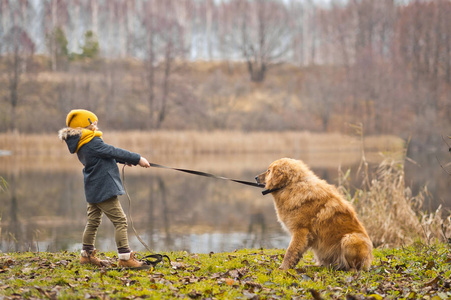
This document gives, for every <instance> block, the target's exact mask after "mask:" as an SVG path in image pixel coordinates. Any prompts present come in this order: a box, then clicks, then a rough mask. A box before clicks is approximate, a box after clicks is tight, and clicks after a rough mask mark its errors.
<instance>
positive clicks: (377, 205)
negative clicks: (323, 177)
mask: <svg viewBox="0 0 451 300" xmlns="http://www.w3.org/2000/svg"><path fill="white" fill-rule="evenodd" d="M405 159H406V156H405V152H404V153H403V155H397V157H396V156H395V157H394V156H390V157H388V156H387V157H385V158H384V159H383V161H382V162H381V163H380V164H379V166H378V168H377V170H376V172H375V174H371V173H370V172H369V170H368V167H367V166H368V164H367V162H366V161H365V156H364V155H363V156H362V166H363V168H362V174H363V182H362V186H361V187H358V188H352V187H351V186H350V184H349V182H350V181H349V177H350V176H351V174H350V172H349V171H348V172H346V173H342V175H341V179H340V188H341V190H342V191H343V193H344V194H345V195H346V196H347V198H348V200H350V201H351V202H352V203H353V204H354V206H355V207H356V209H357V211H358V212H359V215H360V218H361V220H362V222H363V223H364V224H365V226H366V228H367V230H368V233H369V235H370V237H371V239H372V241H373V243H374V245H375V246H376V247H380V246H384V247H396V246H402V245H409V244H411V243H413V242H415V241H422V242H427V243H429V242H430V241H431V240H432V239H437V240H440V241H445V242H449V240H448V239H449V238H451V217H450V214H449V212H445V211H444V210H443V209H442V207H441V206H440V207H439V208H438V209H437V210H436V211H435V212H427V211H424V210H423V207H422V206H423V203H424V202H425V200H426V199H427V198H428V197H429V193H428V191H427V187H425V188H424V189H423V190H422V191H420V192H419V193H418V194H417V195H412V191H411V189H410V188H409V187H408V186H406V185H405V176H404V163H405Z"/></svg>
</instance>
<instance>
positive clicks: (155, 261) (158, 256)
mask: <svg viewBox="0 0 451 300" xmlns="http://www.w3.org/2000/svg"><path fill="white" fill-rule="evenodd" d="M149 164H150V166H151V167H154V168H161V169H169V170H175V171H180V172H185V173H189V174H193V175H198V176H204V177H209V178H216V179H222V180H228V181H233V182H236V183H240V184H245V185H249V186H253V187H259V188H264V187H265V185H264V184H261V183H257V182H249V181H243V180H237V179H231V178H227V177H222V176H216V175H213V174H209V173H205V172H200V171H194V170H187V169H179V168H172V167H167V166H163V165H159V164H155V163H149ZM125 166H126V164H124V166H123V167H122V184H123V186H124V190H125V194H126V195H127V198H128V216H129V218H130V225H131V227H132V229H133V232H134V233H135V235H136V237H137V238H138V240H139V241H140V242H141V244H142V245H143V246H144V247H145V248H146V249H147V251H149V252H150V253H152V252H153V251H152V250H151V249H150V247H149V246H148V245H147V244H146V243H145V242H144V241H143V240H142V239H141V237H140V236H139V234H138V232H137V231H136V229H135V225H134V224H133V218H132V199H131V198H130V195H129V194H128V192H127V188H126V185H125ZM263 193H265V192H263ZM263 195H265V194H263ZM165 258H166V259H167V260H168V262H169V265H170V264H171V259H170V258H169V256H167V255H162V254H150V255H147V256H144V257H142V258H141V260H142V261H143V262H144V263H146V264H147V265H152V266H153V267H155V266H156V265H157V264H158V263H160V262H164V259H165ZM150 259H153V260H150Z"/></svg>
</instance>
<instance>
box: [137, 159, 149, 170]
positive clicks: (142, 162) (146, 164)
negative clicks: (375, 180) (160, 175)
mask: <svg viewBox="0 0 451 300" xmlns="http://www.w3.org/2000/svg"><path fill="white" fill-rule="evenodd" d="M139 165H140V166H141V167H143V168H150V164H149V162H148V161H147V159H145V158H144V157H142V156H141V158H140V159H139Z"/></svg>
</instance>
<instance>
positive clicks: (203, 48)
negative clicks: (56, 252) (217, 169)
mask: <svg viewBox="0 0 451 300" xmlns="http://www.w3.org/2000/svg"><path fill="white" fill-rule="evenodd" d="M450 16H451V1H450V0H433V1H429V0H412V1H396V0H378V1H376V0H349V1H340V0H331V1H315V0H304V1H302V0H286V1H282V0H227V1H226V0H217V1H214V0H206V1H197V0H177V1H176V0H147V1H146V0H108V1H107V0H71V1H69V0H2V1H1V5H0V18H1V28H0V103H1V104H0V132H19V133H41V132H55V131H57V130H58V129H59V128H61V127H63V126H64V122H65V116H66V114H67V112H68V111H69V110H70V109H72V108H86V109H90V110H93V111H95V112H96V113H97V114H98V116H99V118H100V126H101V127H103V128H108V129H112V130H158V129H165V130H202V131H205V130H208V131H209V130H238V131H246V132H247V131H297V130H307V131H312V132H341V133H347V132H348V131H349V130H350V129H349V128H350V124H360V123H361V124H363V127H364V130H365V134H367V135H377V134H393V135H397V136H400V137H402V138H404V139H408V138H410V137H411V138H412V145H413V146H415V147H420V148H427V145H433V144H438V143H440V142H441V136H444V135H449V129H450V128H451V118H450V115H451V18H450Z"/></svg>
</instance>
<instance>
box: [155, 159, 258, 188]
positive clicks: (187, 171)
mask: <svg viewBox="0 0 451 300" xmlns="http://www.w3.org/2000/svg"><path fill="white" fill-rule="evenodd" d="M149 164H150V166H151V167H154V168H161V169H169V170H175V171H180V172H185V173H189V174H193V175H198V176H204V177H209V178H216V179H222V180H228V181H233V182H236V183H241V184H245V185H250V186H253V187H259V188H264V187H265V185H264V184H261V183H256V182H249V181H243V180H237V179H231V178H227V177H222V176H216V175H213V174H209V173H205V172H200V171H193V170H187V169H179V168H172V167H166V166H162V165H159V164H154V163H149Z"/></svg>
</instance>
